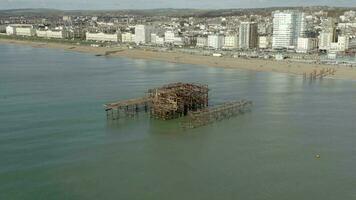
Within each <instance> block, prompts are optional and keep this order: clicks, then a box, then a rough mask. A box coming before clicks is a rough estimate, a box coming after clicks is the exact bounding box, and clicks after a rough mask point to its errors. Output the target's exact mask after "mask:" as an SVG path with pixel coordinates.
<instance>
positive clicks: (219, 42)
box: [208, 34, 224, 49]
mask: <svg viewBox="0 0 356 200" xmlns="http://www.w3.org/2000/svg"><path fill="white" fill-rule="evenodd" d="M223 46H224V36H223V35H219V34H216V35H209V36H208V47H211V48H214V49H221V48H222V47H223Z"/></svg>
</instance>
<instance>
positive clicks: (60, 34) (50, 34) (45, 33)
mask: <svg viewBox="0 0 356 200" xmlns="http://www.w3.org/2000/svg"><path fill="white" fill-rule="evenodd" d="M36 36H37V37H42V38H56V39H63V38H64V37H65V34H64V31H63V30H36Z"/></svg>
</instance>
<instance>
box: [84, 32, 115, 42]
mask: <svg viewBox="0 0 356 200" xmlns="http://www.w3.org/2000/svg"><path fill="white" fill-rule="evenodd" d="M85 36H86V40H91V41H98V42H120V40H121V34H118V33H114V34H107V33H89V32H86V33H85Z"/></svg>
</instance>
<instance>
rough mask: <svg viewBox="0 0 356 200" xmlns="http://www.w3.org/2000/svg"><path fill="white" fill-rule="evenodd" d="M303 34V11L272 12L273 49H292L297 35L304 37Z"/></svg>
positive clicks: (295, 44) (296, 40)
mask: <svg viewBox="0 0 356 200" xmlns="http://www.w3.org/2000/svg"><path fill="white" fill-rule="evenodd" d="M304 34H305V19H304V13H302V12H299V11H295V10H287V11H276V12H274V13H273V37H272V48H273V49H294V48H295V47H296V46H297V42H298V37H304Z"/></svg>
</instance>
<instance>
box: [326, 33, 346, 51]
mask: <svg viewBox="0 0 356 200" xmlns="http://www.w3.org/2000/svg"><path fill="white" fill-rule="evenodd" d="M349 42H350V38H349V36H339V37H338V41H337V42H332V43H331V44H330V49H329V51H332V52H338V51H339V52H342V51H346V50H348V49H349Z"/></svg>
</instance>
